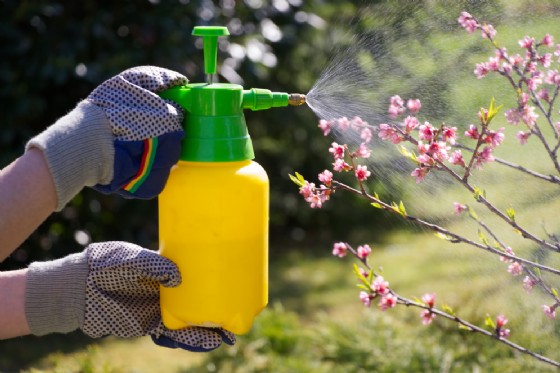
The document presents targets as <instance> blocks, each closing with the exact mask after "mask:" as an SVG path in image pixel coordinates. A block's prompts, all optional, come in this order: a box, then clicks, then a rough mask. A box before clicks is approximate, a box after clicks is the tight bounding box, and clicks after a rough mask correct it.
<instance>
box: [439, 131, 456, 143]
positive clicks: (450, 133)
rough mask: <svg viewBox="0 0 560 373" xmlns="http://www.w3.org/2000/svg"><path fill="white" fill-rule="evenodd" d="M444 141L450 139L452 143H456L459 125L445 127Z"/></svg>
mask: <svg viewBox="0 0 560 373" xmlns="http://www.w3.org/2000/svg"><path fill="white" fill-rule="evenodd" d="M441 136H442V138H443V141H448V142H449V143H450V144H451V145H455V139H456V138H457V127H443V131H442V133H441Z"/></svg>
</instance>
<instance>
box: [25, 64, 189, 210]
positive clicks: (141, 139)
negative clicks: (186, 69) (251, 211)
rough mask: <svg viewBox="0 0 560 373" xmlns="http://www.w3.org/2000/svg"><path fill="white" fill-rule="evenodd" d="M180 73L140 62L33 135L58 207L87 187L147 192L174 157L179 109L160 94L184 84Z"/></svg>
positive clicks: (136, 194)
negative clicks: (138, 65)
mask: <svg viewBox="0 0 560 373" xmlns="http://www.w3.org/2000/svg"><path fill="white" fill-rule="evenodd" d="M187 82H188V80H187V78H186V77H184V76H183V75H181V74H179V73H176V72H174V71H171V70H167V69H163V68H159V67H155V66H140V67H134V68H132V69H129V70H126V71H124V72H122V73H121V74H119V75H117V76H114V77H113V78H111V79H109V80H107V81H105V82H104V83H102V84H101V85H99V86H98V87H97V88H96V89H95V90H94V91H93V92H92V93H91V94H90V95H89V96H88V97H87V98H86V99H85V100H84V101H82V102H80V103H79V104H78V105H77V106H76V108H74V109H73V110H72V111H71V112H70V113H68V114H67V115H65V116H64V117H62V118H60V119H59V120H58V121H57V122H56V123H55V124H53V125H52V126H50V127H48V128H47V129H46V130H45V131H44V132H43V133H41V134H39V135H38V136H36V137H35V138H33V139H31V140H30V141H29V143H28V144H27V148H30V147H35V148H39V149H41V150H42V151H43V153H44V154H45V158H46V160H47V164H48V166H49V170H50V172H51V175H52V176H53V181H54V184H55V189H56V192H57V198H58V202H57V208H56V209H57V210H61V209H62V208H63V207H64V205H65V204H66V203H67V202H68V201H69V200H70V199H71V198H72V197H73V196H74V195H76V194H77V193H78V192H79V191H80V190H81V189H82V188H83V187H84V186H93V187H94V188H95V189H96V190H98V191H101V192H103V193H117V194H120V195H123V196H125V197H131V198H152V197H155V196H157V195H158V194H159V193H160V192H161V191H162V189H163V187H164V186H165V183H166V181H167V178H168V176H169V171H170V168H171V167H172V166H173V165H174V164H175V163H177V161H178V159H179V154H180V151H181V139H182V138H183V129H182V127H181V123H182V121H183V111H182V108H181V107H180V106H179V105H176V104H174V103H173V102H171V101H168V100H164V99H162V98H160V97H159V96H158V94H157V93H158V92H161V91H164V90H166V89H168V88H171V87H174V86H177V85H184V84H186V83H187Z"/></svg>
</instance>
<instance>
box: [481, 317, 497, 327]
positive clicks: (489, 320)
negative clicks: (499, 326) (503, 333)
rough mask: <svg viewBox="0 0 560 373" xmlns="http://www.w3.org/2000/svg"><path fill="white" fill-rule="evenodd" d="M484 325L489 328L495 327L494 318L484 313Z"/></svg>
mask: <svg viewBox="0 0 560 373" xmlns="http://www.w3.org/2000/svg"><path fill="white" fill-rule="evenodd" d="M484 325H486V326H487V327H489V328H491V329H496V324H494V320H492V318H491V317H490V315H486V318H485V319H484Z"/></svg>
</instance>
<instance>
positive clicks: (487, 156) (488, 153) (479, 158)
mask: <svg viewBox="0 0 560 373" xmlns="http://www.w3.org/2000/svg"><path fill="white" fill-rule="evenodd" d="M494 160H495V158H494V156H493V155H492V147H490V146H485V147H484V149H482V151H480V152H478V153H477V154H476V163H475V166H476V167H477V168H481V167H482V166H483V165H484V164H485V163H490V162H494Z"/></svg>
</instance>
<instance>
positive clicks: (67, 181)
mask: <svg viewBox="0 0 560 373" xmlns="http://www.w3.org/2000/svg"><path fill="white" fill-rule="evenodd" d="M29 148H38V149H40V150H42V151H43V153H44V154H45V158H46V160H47V164H48V167H49V170H50V173H51V175H52V177H53V181H54V185H55V189H56V194H57V206H56V211H60V210H62V208H63V207H64V206H65V205H66V203H68V201H70V200H71V199H72V198H73V197H74V196H75V195H76V194H78V193H79V192H80V190H81V189H82V188H83V187H84V186H93V185H96V184H108V183H110V182H111V180H112V179H113V160H114V158H115V149H114V146H113V134H112V132H111V126H110V124H109V121H108V119H107V117H106V115H105V113H104V112H103V110H102V109H101V108H99V107H97V106H96V105H94V104H92V103H91V102H88V101H82V102H80V103H79V104H78V106H76V108H74V109H73V110H72V111H71V112H70V113H68V114H67V115H65V116H64V117H62V118H60V119H59V120H58V121H57V122H56V123H55V124H54V125H52V126H50V127H49V128H47V129H46V130H45V131H43V132H42V133H41V134H39V135H38V136H36V137H34V138H33V139H31V140H30V141H29V142H28V143H27V146H26V149H29Z"/></svg>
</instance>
